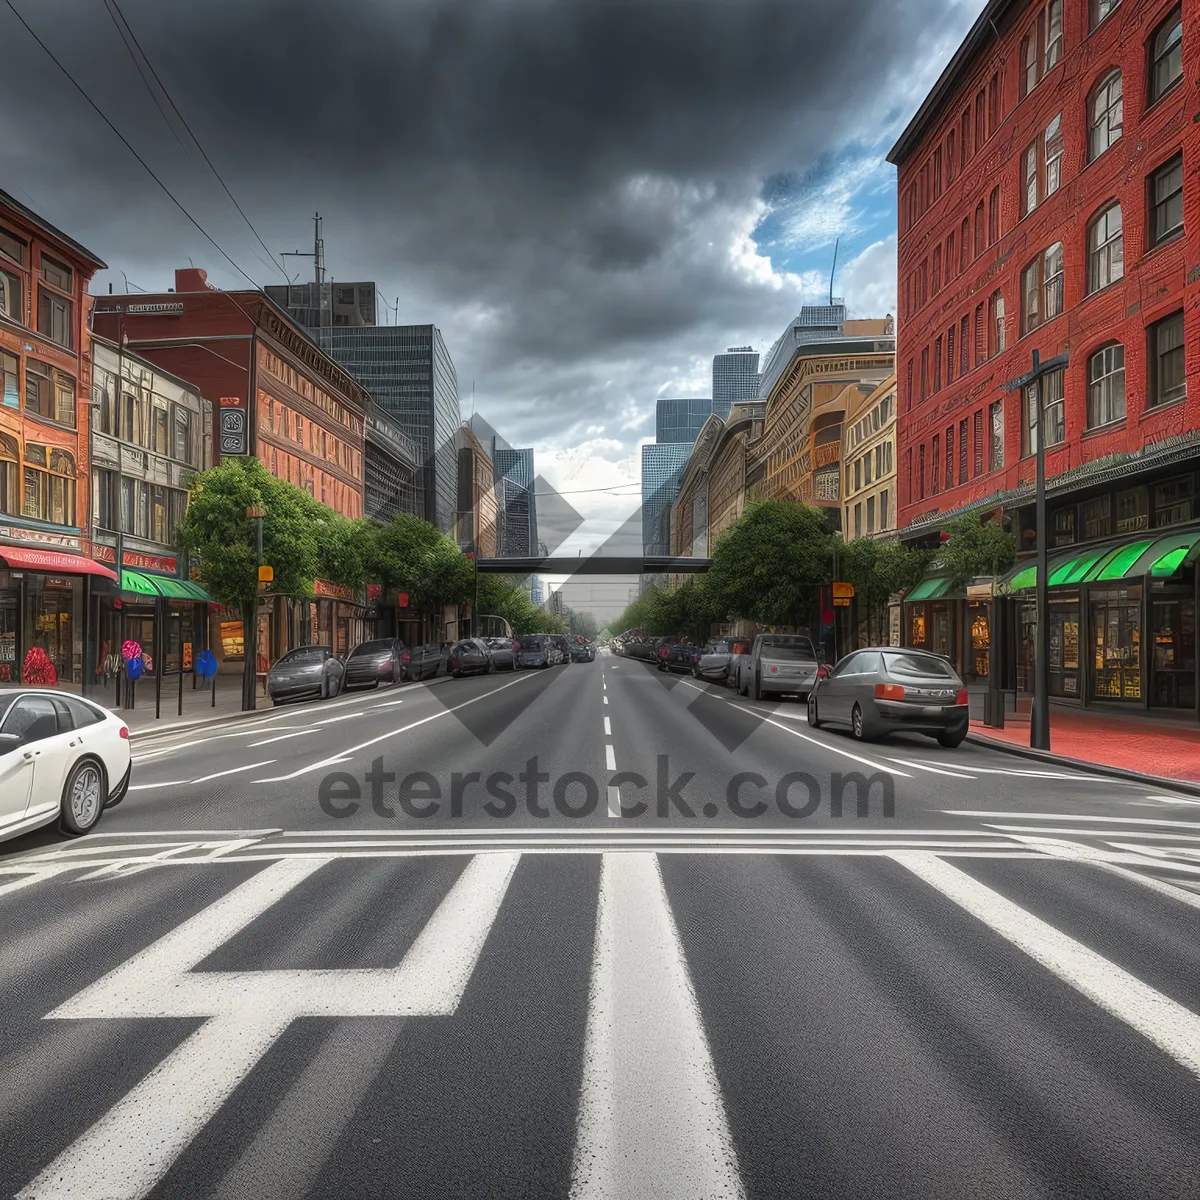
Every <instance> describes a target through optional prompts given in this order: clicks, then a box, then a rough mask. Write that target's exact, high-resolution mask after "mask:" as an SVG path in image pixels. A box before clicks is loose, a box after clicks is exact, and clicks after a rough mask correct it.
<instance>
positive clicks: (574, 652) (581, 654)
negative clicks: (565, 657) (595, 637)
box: [571, 637, 596, 662]
mask: <svg viewBox="0 0 1200 1200" xmlns="http://www.w3.org/2000/svg"><path fill="white" fill-rule="evenodd" d="M571 661H572V662H595V661H596V647H595V646H594V645H593V644H592V643H591V642H589V641H588V640H587V638H585V637H579V638H576V639H575V640H574V641H573V642H572V643H571Z"/></svg>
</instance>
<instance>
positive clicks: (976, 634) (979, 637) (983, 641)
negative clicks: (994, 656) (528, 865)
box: [967, 601, 992, 679]
mask: <svg viewBox="0 0 1200 1200" xmlns="http://www.w3.org/2000/svg"><path fill="white" fill-rule="evenodd" d="M967 621H968V623H969V628H970V630H971V663H970V666H969V668H968V670H969V673H970V674H971V675H972V676H973V677H974V678H975V679H986V678H987V676H988V671H989V667H990V657H991V648H992V635H991V626H990V625H989V623H988V608H987V605H986V604H983V603H980V602H978V601H977V602H975V603H973V604H970V605H968V606H967Z"/></svg>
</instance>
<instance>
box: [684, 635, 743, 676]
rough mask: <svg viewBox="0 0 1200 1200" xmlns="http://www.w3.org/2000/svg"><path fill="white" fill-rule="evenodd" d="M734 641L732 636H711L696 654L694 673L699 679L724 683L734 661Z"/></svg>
mask: <svg viewBox="0 0 1200 1200" xmlns="http://www.w3.org/2000/svg"><path fill="white" fill-rule="evenodd" d="M733 647H734V641H733V639H732V638H711V639H710V640H709V641H708V642H706V643H705V644H704V645H703V646H702V647H701V648H700V650H699V652H698V653H697V654H696V657H695V663H694V665H693V667H692V674H693V675H694V676H695V677H696V678H697V679H711V680H713V681H715V682H716V683H724V682H725V680H726V678H727V677H728V675H729V665H730V663H731V662H732V661H733Z"/></svg>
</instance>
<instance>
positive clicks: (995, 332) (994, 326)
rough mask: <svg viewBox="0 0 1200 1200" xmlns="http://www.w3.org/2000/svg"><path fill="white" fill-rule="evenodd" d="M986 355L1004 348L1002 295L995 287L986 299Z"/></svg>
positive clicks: (995, 353) (994, 353) (989, 355)
mask: <svg viewBox="0 0 1200 1200" xmlns="http://www.w3.org/2000/svg"><path fill="white" fill-rule="evenodd" d="M988 338H989V344H988V357H989V358H990V357H993V356H994V355H997V354H999V353H1001V351H1003V349H1004V297H1003V296H1002V295H1001V294H1000V290H999V288H997V289H996V291H994V292H993V293H992V295H991V298H990V299H989V300H988Z"/></svg>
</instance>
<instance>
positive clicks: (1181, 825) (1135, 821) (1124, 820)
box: [942, 808, 1200, 833]
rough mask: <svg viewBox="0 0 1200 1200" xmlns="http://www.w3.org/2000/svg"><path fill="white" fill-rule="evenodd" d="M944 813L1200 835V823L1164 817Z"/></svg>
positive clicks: (981, 811)
mask: <svg viewBox="0 0 1200 1200" xmlns="http://www.w3.org/2000/svg"><path fill="white" fill-rule="evenodd" d="M942 812H944V813H946V814H947V815H949V816H952V817H979V818H981V819H982V818H984V817H1004V818H1006V819H1017V820H1022V821H1092V822H1094V823H1096V824H1102V823H1104V822H1106V821H1107V822H1116V823H1117V824H1118V825H1154V826H1162V827H1164V828H1169V829H1190V830H1192V831H1193V832H1194V833H1200V822H1197V821H1169V820H1166V819H1164V818H1162V817H1105V816H1097V815H1092V816H1089V815H1087V814H1086V813H1042V812H993V811H992V810H991V809H974V808H943V809H942Z"/></svg>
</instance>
